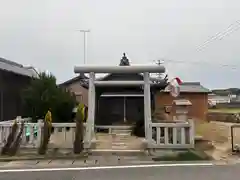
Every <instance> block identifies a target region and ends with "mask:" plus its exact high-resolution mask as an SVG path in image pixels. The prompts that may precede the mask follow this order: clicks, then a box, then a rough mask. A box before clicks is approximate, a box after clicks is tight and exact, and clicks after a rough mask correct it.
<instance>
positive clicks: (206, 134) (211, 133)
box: [195, 121, 230, 143]
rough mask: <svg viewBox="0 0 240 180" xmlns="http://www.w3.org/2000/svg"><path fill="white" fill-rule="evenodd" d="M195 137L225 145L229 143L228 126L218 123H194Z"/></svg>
mask: <svg viewBox="0 0 240 180" xmlns="http://www.w3.org/2000/svg"><path fill="white" fill-rule="evenodd" d="M195 127H196V135H197V136H201V137H202V138H203V139H204V140H207V141H212V142H218V143H225V142H228V141H229V136H230V129H229V126H227V125H225V124H223V123H218V122H198V121H196V123H195Z"/></svg>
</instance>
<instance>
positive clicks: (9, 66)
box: [0, 58, 38, 121]
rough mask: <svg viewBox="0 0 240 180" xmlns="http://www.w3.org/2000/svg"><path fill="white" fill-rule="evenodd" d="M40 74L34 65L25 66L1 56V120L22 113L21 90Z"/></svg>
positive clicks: (12, 117)
mask: <svg viewBox="0 0 240 180" xmlns="http://www.w3.org/2000/svg"><path fill="white" fill-rule="evenodd" d="M32 77H34V78H37V77H38V74H37V72H36V70H35V69H34V68H33V67H24V66H23V65H21V64H18V63H16V62H13V61H9V60H6V59H4V58H0V120H1V121H3V120H10V119H14V118H16V116H21V115H22V103H21V92H22V90H23V89H24V88H25V87H26V86H27V85H28V84H29V83H30V80H31V78H32Z"/></svg>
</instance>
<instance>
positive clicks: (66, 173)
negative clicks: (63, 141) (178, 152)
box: [0, 164, 240, 180]
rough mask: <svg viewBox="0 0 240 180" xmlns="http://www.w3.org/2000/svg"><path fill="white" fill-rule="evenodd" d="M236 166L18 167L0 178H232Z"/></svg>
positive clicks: (237, 174) (239, 168)
mask: <svg viewBox="0 0 240 180" xmlns="http://www.w3.org/2000/svg"><path fill="white" fill-rule="evenodd" d="M239 177H240V165H239V164H238V165H214V166H207V165H206V166H205V165H203V166H175V167H174V166H172V167H170V166H168V167H164V166H162V167H134V168H133V167H127V166H125V167H119V168H95V169H94V168H93V169H83V168H82V169H81V168H79V169H78V168H76V169H62V170H61V169H47V170H46V169H44V168H42V169H40V170H37V169H35V170H31V169H21V172H17V170H16V169H15V170H13V172H3V171H2V170H0V180H22V179H24V180H74V179H85V180H128V179H129V180H160V179H161V180H178V179H179V180H181V179H184V180H204V179H206V180H226V179H227V180H236V179H239Z"/></svg>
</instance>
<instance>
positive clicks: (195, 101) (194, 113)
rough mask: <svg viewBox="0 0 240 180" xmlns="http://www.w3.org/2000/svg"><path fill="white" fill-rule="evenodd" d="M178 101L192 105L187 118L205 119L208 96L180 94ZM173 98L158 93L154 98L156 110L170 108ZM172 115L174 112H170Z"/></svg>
mask: <svg viewBox="0 0 240 180" xmlns="http://www.w3.org/2000/svg"><path fill="white" fill-rule="evenodd" d="M179 99H187V100H189V101H190V102H191V103H192V106H191V107H190V108H189V116H190V117H192V118H197V119H203V120H205V119H206V116H207V112H208V95H207V94H206V93H181V95H180V97H179ZM173 100H174V98H173V97H172V96H171V95H170V94H169V93H166V92H161V93H160V92H159V93H157V94H156V96H155V105H156V110H158V109H161V108H162V107H164V106H171V105H172V102H173ZM171 114H172V115H173V114H174V112H173V111H171Z"/></svg>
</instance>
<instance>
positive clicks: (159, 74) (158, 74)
mask: <svg viewBox="0 0 240 180" xmlns="http://www.w3.org/2000/svg"><path fill="white" fill-rule="evenodd" d="M162 61H163V60H156V61H155V64H156V65H158V66H160V65H161V64H163V62H162ZM157 76H158V78H161V73H157Z"/></svg>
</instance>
